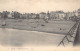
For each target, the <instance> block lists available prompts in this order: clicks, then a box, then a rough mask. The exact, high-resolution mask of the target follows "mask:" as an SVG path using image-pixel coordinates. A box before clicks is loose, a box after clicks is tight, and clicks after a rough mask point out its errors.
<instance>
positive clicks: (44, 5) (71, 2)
mask: <svg viewBox="0 0 80 51" xmlns="http://www.w3.org/2000/svg"><path fill="white" fill-rule="evenodd" d="M79 8H80V0H0V11H4V10H7V11H18V12H21V13H25V12H26V13H38V12H47V11H57V10H63V11H65V12H68V11H75V10H77V9H79Z"/></svg>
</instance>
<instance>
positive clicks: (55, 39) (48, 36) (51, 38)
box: [0, 28, 65, 46]
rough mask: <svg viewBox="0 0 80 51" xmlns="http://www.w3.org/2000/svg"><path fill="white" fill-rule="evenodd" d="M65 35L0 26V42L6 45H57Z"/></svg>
mask: <svg viewBox="0 0 80 51" xmlns="http://www.w3.org/2000/svg"><path fill="white" fill-rule="evenodd" d="M64 36H65V35H62V34H52V33H43V32H37V31H26V30H16V29H7V28H0V44H1V45H8V46H23V45H58V44H59V42H60V41H61V40H62V38H63V37H64Z"/></svg>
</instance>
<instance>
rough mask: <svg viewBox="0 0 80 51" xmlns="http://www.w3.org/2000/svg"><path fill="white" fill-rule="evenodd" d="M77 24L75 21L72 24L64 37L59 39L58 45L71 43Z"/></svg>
mask: <svg viewBox="0 0 80 51" xmlns="http://www.w3.org/2000/svg"><path fill="white" fill-rule="evenodd" d="M78 26H79V23H78V22H76V23H75V24H74V26H73V27H72V28H71V29H70V30H69V32H68V33H67V34H66V35H65V37H64V38H63V39H62V40H61V42H60V43H59V44H58V46H67V45H73V42H74V39H75V36H76V32H77V28H78Z"/></svg>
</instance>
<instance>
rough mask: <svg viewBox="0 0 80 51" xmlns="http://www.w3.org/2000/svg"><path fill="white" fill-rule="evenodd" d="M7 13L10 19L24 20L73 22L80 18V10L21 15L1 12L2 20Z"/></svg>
mask: <svg viewBox="0 0 80 51" xmlns="http://www.w3.org/2000/svg"><path fill="white" fill-rule="evenodd" d="M3 13H4V14H5V13H7V17H8V18H24V19H44V18H48V19H56V20H64V19H65V20H71V19H75V18H77V17H80V9H78V10H77V11H73V12H63V11H51V12H49V11H48V12H47V13H45V12H41V13H37V14H36V13H24V14H21V13H19V12H17V11H12V12H8V11H3V12H0V18H1V17H3V16H4V14H3ZM2 15H3V16H2Z"/></svg>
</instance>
